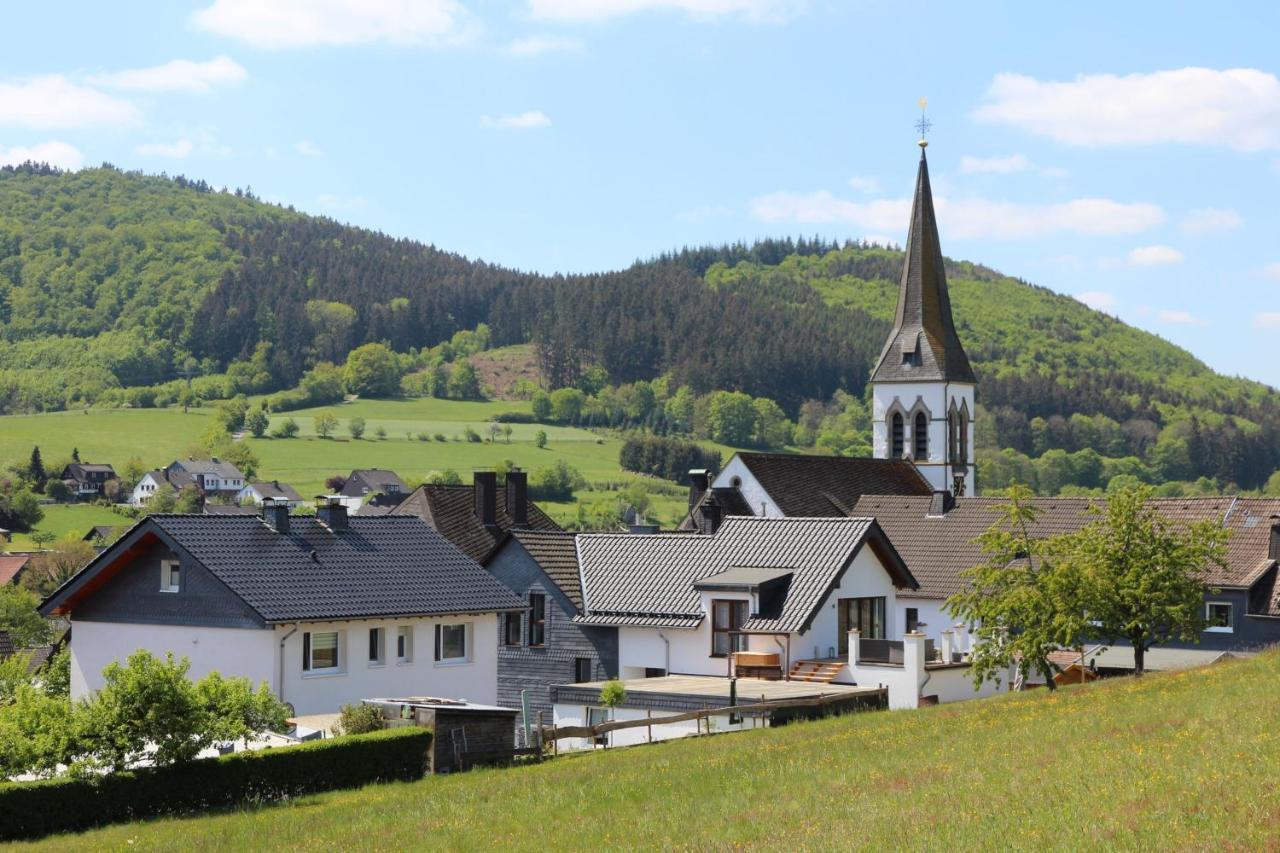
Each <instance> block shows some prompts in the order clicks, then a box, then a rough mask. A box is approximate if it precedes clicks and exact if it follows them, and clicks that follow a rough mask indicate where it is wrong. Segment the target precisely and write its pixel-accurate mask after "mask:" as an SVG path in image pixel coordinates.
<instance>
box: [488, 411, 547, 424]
mask: <svg viewBox="0 0 1280 853" xmlns="http://www.w3.org/2000/svg"><path fill="white" fill-rule="evenodd" d="M490 420H492V421H494V422H495V423H500V424H536V423H537V422H538V421H537V419H536V418H535V417H534V416H533V413H532V412H498V414H496V415H494V416H493V417H492V418H490Z"/></svg>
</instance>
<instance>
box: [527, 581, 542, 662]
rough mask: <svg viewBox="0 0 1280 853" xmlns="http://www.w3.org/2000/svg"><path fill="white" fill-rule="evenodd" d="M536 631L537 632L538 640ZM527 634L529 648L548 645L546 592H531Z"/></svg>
mask: <svg viewBox="0 0 1280 853" xmlns="http://www.w3.org/2000/svg"><path fill="white" fill-rule="evenodd" d="M539 605H540V607H539ZM535 631H536V632H537V634H536V637H537V639H536V641H535V639H534V638H535V633H534V632H535ZM526 634H527V636H528V641H529V648H531V649H540V648H543V647H545V646H546V645H547V594H546V593H545V592H531V593H529V629H528V631H527V632H526Z"/></svg>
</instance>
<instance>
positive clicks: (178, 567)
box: [160, 560, 182, 592]
mask: <svg viewBox="0 0 1280 853" xmlns="http://www.w3.org/2000/svg"><path fill="white" fill-rule="evenodd" d="M181 587H182V564H181V563H179V562H178V561H177V560H162V561H161V562H160V591H161V592H177V591H178V590H179V589H180V588H181Z"/></svg>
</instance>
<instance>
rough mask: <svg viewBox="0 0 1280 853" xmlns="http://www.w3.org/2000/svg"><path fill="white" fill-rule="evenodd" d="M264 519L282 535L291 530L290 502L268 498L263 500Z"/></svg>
mask: <svg viewBox="0 0 1280 853" xmlns="http://www.w3.org/2000/svg"><path fill="white" fill-rule="evenodd" d="M262 520H263V521H265V522H266V524H267V526H268V527H270V528H271V529H272V530H274V531H275V532H276V533H279V534H280V535H282V536H283V535H286V534H287V533H288V532H289V502H288V501H275V500H272V499H271V498H268V499H266V500H264V501H263V502H262Z"/></svg>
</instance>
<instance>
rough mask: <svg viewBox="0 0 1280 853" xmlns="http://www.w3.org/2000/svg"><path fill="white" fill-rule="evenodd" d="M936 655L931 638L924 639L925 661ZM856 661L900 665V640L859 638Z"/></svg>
mask: <svg viewBox="0 0 1280 853" xmlns="http://www.w3.org/2000/svg"><path fill="white" fill-rule="evenodd" d="M936 656H937V655H936V653H935V652H934V649H933V640H925V641H924V659H925V661H932V660H933V659H934V658H935V657H936ZM858 663H887V664H896V665H897V666H902V640H872V639H863V640H859V641H858Z"/></svg>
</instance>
